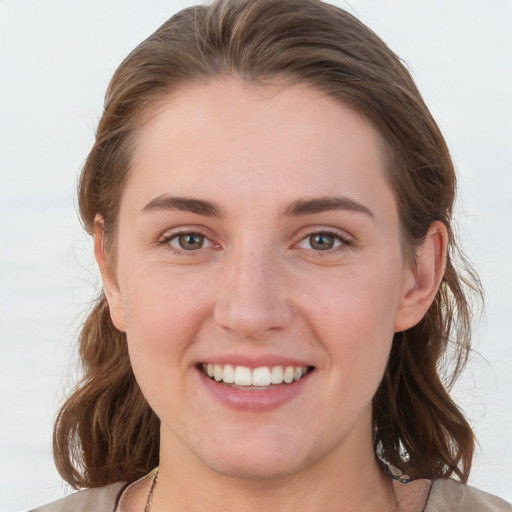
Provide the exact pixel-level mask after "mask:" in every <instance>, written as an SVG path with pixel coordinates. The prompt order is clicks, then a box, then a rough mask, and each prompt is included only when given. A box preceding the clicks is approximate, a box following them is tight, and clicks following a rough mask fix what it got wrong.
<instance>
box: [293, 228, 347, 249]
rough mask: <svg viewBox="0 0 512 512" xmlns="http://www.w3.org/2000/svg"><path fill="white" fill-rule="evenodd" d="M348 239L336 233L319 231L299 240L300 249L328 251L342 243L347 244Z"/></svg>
mask: <svg viewBox="0 0 512 512" xmlns="http://www.w3.org/2000/svg"><path fill="white" fill-rule="evenodd" d="M349 244H350V243H349V242H348V240H346V239H344V238H343V237H341V236H340V235H338V234H335V233H328V232H321V233H312V234H311V235H308V236H307V237H305V238H303V239H302V240H301V241H300V242H299V244H298V245H299V247H301V248H302V249H313V250H314V251H329V250H331V249H336V248H337V247H340V246H342V245H349Z"/></svg>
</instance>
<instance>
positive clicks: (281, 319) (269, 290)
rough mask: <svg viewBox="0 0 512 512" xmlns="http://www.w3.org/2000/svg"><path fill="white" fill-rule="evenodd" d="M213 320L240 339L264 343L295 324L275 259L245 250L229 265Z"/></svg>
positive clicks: (224, 274) (224, 275) (280, 271)
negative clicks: (266, 339)
mask: <svg viewBox="0 0 512 512" xmlns="http://www.w3.org/2000/svg"><path fill="white" fill-rule="evenodd" d="M226 267H227V268H226V272H225V273H223V283H221V285H220V293H219V294H218V296H217V300H216V304H215V311H214V318H215V321H216V323H217V324H218V325H220V326H221V327H222V328H224V329H226V330H228V331H230V332H231V333H234V334H236V335H237V336H238V337H240V338H244V339H251V340H263V339H264V338H265V337H266V336H268V335H269V333H271V332H278V331H282V330H284V329H285V328H286V327H287V326H288V325H289V324H290V322H291V321H292V317H293V307H292V305H291V304H290V302H289V300H288V298H287V289H286V285H285V279H284V275H283V272H282V269H280V265H279V264H278V262H277V261H276V258H275V257H272V255H269V254H268V253H267V254H265V252H264V251H258V250H254V251H245V252H244V254H240V252H239V253H238V254H237V255H233V258H232V259H231V260H230V261H229V262H226Z"/></svg>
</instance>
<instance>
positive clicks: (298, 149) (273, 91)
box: [129, 79, 385, 201]
mask: <svg viewBox="0 0 512 512" xmlns="http://www.w3.org/2000/svg"><path fill="white" fill-rule="evenodd" d="M383 146H384V144H383V141H382V139H381V137H380V134H379V133H378V131H377V130H376V129H375V128H374V127H373V125H372V124H371V123H370V122H369V121H367V120H366V119H365V118H363V117H362V116H360V115H359V114H358V113H356V112H355V111H354V110H353V109H351V108H350V107H349V106H347V105H346V104H344V103H342V102H340V101H337V100H335V99H333V98H332V97H330V96H328V95H327V94H325V93H323V92H322V91H320V90H318V89H316V88H314V87H311V86H308V85H293V86H272V87H270V86H269V87H262V86H255V85H247V84H243V83H242V82H240V81H238V80H235V79H222V80H213V81H211V82H209V83H207V84H196V85H193V86H190V87H186V88H182V89H180V90H178V91H177V92H175V93H174V94H172V95H170V96H169V97H167V98H165V99H164V100H163V101H161V102H160V103H159V105H158V107H157V108H156V109H155V110H154V112H153V113H152V115H151V116H150V117H149V118H148V120H147V121H146V123H145V124H144V125H143V126H142V128H141V129H140V131H139V132H138V135H137V137H136V143H135V147H134V153H133V165H132V176H131V177H130V179H129V182H130V181H136V182H137V183H138V185H139V186H138V187H137V188H138V189H139V190H141V188H143V189H144V190H145V194H146V197H145V198H144V199H145V200H147V201H149V200H151V199H152V198H154V197H156V196H157V195H158V194H159V193H175V194H184V195H190V194H192V195H194V196H198V195H199V196H201V195H204V194H211V193H219V194H221V193H222V192H223V191H225V190H226V187H227V186H232V185H234V184H237V185H238V186H239V187H238V189H237V192H238V193H245V194H248V195H250V194H251V192H253V193H254V194H256V193H259V194H261V195H262V196H266V197H269V196H273V197H275V199H276V200H279V199H282V200H283V201H287V200H293V199H294V198H295V197H294V196H296V195H298V194H299V195H304V193H305V192H307V191H308V190H309V191H310V195H311V194H315V195H318V194H320V195H331V194H333V193H345V190H343V189H344V188H348V189H351V188H352V189H354V190H355V189H357V187H358V185H361V184H366V185H368V183H373V184H375V185H381V186H382V185H383V184H385V173H384V170H385V169H384V168H385V157H384V153H385V152H384V150H383ZM244 184H245V185H246V187H245V188H246V190H242V188H243V187H242V186H243V185H244ZM164 188H171V189H173V190H163V189H164Z"/></svg>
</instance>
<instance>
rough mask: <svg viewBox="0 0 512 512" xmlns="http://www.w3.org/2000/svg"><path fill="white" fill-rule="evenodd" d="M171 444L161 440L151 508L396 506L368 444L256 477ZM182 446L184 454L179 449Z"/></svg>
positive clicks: (218, 511)
mask: <svg viewBox="0 0 512 512" xmlns="http://www.w3.org/2000/svg"><path fill="white" fill-rule="evenodd" d="M164 439H165V437H164ZM167 439H168V438H167ZM370 441H371V439H370ZM170 444H171V445H172V446H167V443H166V442H165V441H164V442H163V443H162V448H161V449H162V452H161V464H160V470H159V476H158V484H157V486H156V488H155V492H154V495H153V498H152V506H151V512H166V511H168V510H176V511H180V512H185V511H190V512H195V511H202V510H209V511H210V512H235V511H236V512H261V510H279V511H280V512H292V511H293V512H317V511H318V512H320V511H322V512H329V511H336V512H345V511H346V512H348V511H350V512H353V511H354V510H357V511H360V512H365V511H374V510H379V511H382V512H387V511H390V512H391V511H395V510H397V505H396V499H395V497H394V493H393V490H392V485H391V483H390V482H389V480H388V479H387V478H386V477H385V476H384V475H383V474H382V471H381V469H380V467H379V465H378V463H377V462H376V461H375V456H374V453H373V448H372V444H371V442H370V443H366V444H365V445H364V447H365V449H361V448H362V445H359V446H358V448H359V449H358V450H353V453H350V450H346V451H345V453H343V450H341V452H342V453H339V452H340V450H336V451H335V452H333V453H332V454H329V456H327V457H324V458H323V459H322V460H321V461H318V462H316V463H315V464H311V465H308V466H307V468H305V469H300V470H298V471H296V472H293V473H291V474H285V475H280V476H276V477H273V478H258V479H249V478H235V477H232V476H229V475H224V474H221V473H219V472H217V471H214V470H212V469H211V468H209V467H207V466H206V465H204V464H203V463H202V462H201V461H199V460H198V459H197V458H196V457H194V456H190V455H191V454H190V453H189V452H188V450H186V448H184V447H183V446H182V445H179V444H176V443H170ZM182 450H184V453H180V452H181V451H182ZM167 454H168V456H167ZM176 461H180V462H179V464H176ZM139 510H141V511H142V510H143V506H142V508H139Z"/></svg>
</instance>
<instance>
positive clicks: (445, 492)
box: [424, 478, 512, 512]
mask: <svg viewBox="0 0 512 512" xmlns="http://www.w3.org/2000/svg"><path fill="white" fill-rule="evenodd" d="M452 511H453V512H457V511H461V512H462V511H463V512H512V506H511V505H510V504H508V503H507V502H506V501H504V500H502V499H501V498H498V497H497V496H493V495H492V494H488V493H486V492H483V491H480V490H478V489H475V488H474V487H471V486H470V485H465V484H462V483H460V482H457V481H455V480H450V479H448V478H447V479H440V480H436V481H434V482H433V484H432V489H431V491H430V496H429V499H428V502H427V506H426V507H425V511H424V512H452Z"/></svg>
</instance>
